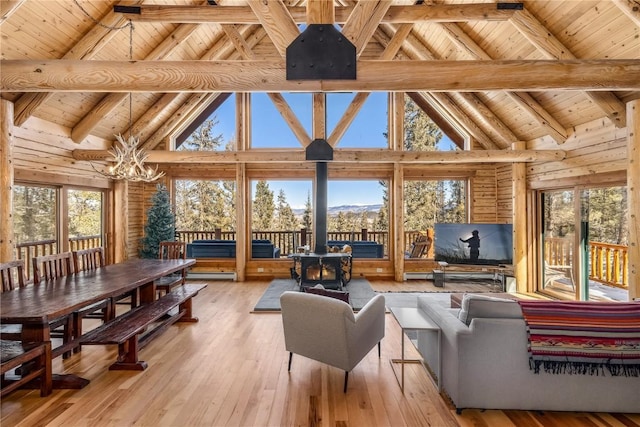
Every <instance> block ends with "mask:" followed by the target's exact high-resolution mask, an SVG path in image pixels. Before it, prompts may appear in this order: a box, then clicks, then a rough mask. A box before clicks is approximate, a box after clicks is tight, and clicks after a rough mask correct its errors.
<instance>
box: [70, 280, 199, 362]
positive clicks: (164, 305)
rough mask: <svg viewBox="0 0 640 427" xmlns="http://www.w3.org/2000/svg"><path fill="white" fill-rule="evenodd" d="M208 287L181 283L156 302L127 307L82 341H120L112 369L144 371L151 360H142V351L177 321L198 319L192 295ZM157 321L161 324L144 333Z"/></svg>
mask: <svg viewBox="0 0 640 427" xmlns="http://www.w3.org/2000/svg"><path fill="white" fill-rule="evenodd" d="M206 287H207V285H204V284H199V285H196V284H185V285H182V286H178V287H177V288H174V289H173V290H171V292H168V293H167V294H165V295H163V296H162V297H160V298H159V299H157V300H155V301H153V302H152V303H149V304H143V305H141V306H139V307H136V308H134V309H132V310H130V311H127V312H126V313H124V314H123V315H121V316H118V317H116V318H115V319H113V320H112V321H110V322H108V323H105V324H103V325H101V326H99V327H97V328H96V329H93V330H91V331H89V332H87V333H86V334H85V335H83V336H82V338H81V339H80V343H81V344H82V345H89V344H93V345H100V344H101V345H108V344H118V360H117V362H115V363H114V364H113V365H111V366H110V367H109V369H110V370H134V371H142V370H144V369H146V368H147V363H146V362H144V361H142V360H138V351H139V350H140V349H141V348H142V347H144V345H145V344H146V343H147V342H149V341H150V340H151V339H152V338H153V337H155V336H156V335H157V334H159V333H160V332H162V331H164V330H165V329H166V328H167V327H168V326H169V325H172V324H173V323H175V322H178V321H180V322H197V321H198V318H197V317H193V313H192V300H191V299H192V298H193V297H194V296H196V295H197V294H198V292H200V291H201V290H202V289H204V288H206ZM175 307H179V309H178V313H177V314H173V315H169V312H170V311H171V310H173V309H174V308H175ZM156 322H157V326H155V327H154V328H153V329H152V330H150V331H149V332H148V333H146V334H144V335H142V336H140V335H141V334H143V333H144V332H145V331H146V330H147V328H148V327H149V326H151V325H152V324H154V323H156Z"/></svg>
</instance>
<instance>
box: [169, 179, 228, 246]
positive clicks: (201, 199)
mask: <svg viewBox="0 0 640 427" xmlns="http://www.w3.org/2000/svg"><path fill="white" fill-rule="evenodd" d="M235 204H236V183H235V181H227V180H185V179H177V180H175V211H176V212H175V213H176V230H177V231H178V233H185V235H184V236H181V240H185V241H188V242H190V241H191V240H194V238H196V239H200V238H209V239H213V238H214V236H215V232H216V230H220V232H222V233H223V235H221V236H218V237H222V238H225V239H228V240H233V239H235V230H236V207H235Z"/></svg>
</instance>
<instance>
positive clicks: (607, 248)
mask: <svg viewBox="0 0 640 427" xmlns="http://www.w3.org/2000/svg"><path fill="white" fill-rule="evenodd" d="M420 234H424V233H423V232H420V231H405V232H404V249H405V252H410V251H411V244H412V243H413V242H414V241H415V240H416V238H417V237H418V236H419V235H420ZM251 238H252V239H268V240H270V241H271V242H272V243H273V244H274V246H276V247H278V248H280V253H281V256H283V257H286V256H287V255H289V254H292V253H295V252H296V248H297V247H299V246H303V245H306V244H308V245H309V246H311V247H313V241H312V234H311V233H310V232H309V231H307V230H306V229H304V228H303V229H300V230H292V231H253V232H252V233H251ZM176 239H177V240H180V241H183V242H186V243H191V242H192V241H194V240H203V239H208V240H210V239H218V240H235V239H236V232H235V231H222V230H220V229H216V230H213V231H176ZM327 240H354V241H355V240H366V241H374V242H377V243H382V244H383V245H384V248H385V251H384V253H385V254H388V253H389V252H388V245H389V233H388V232H386V231H370V230H367V229H366V228H363V229H361V230H360V231H349V232H345V231H338V232H328V233H327ZM101 245H102V237H101V236H99V235H94V236H83V237H72V238H70V239H69V250H80V249H88V248H94V247H98V246H101ZM627 249H628V248H627V246H625V245H615V244H610V243H602V242H589V254H590V257H589V259H590V260H591V262H590V265H589V280H593V281H596V282H600V283H603V284H605V285H609V286H614V287H618V288H623V289H627V288H628V286H629V282H628V262H629V259H628V250H627ZM57 251H58V249H57V240H55V239H50V240H40V241H37V242H24V243H18V244H17V245H16V258H17V259H23V260H24V261H25V266H26V268H27V277H31V263H32V262H33V261H32V259H33V258H34V257H37V256H40V255H49V254H53V253H56V252H57ZM544 254H545V261H546V262H547V264H548V265H551V266H553V265H572V260H573V239H563V238H546V239H545V248H544ZM424 257H426V258H432V257H433V246H432V247H431V249H430V252H429V253H426V254H425V255H424Z"/></svg>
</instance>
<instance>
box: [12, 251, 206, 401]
mask: <svg viewBox="0 0 640 427" xmlns="http://www.w3.org/2000/svg"><path fill="white" fill-rule="evenodd" d="M194 264H195V259H175V260H174V259H171V260H160V259H131V260H128V261H125V262H122V263H117V264H111V265H107V266H104V267H101V268H98V269H96V270H91V271H83V272H79V273H75V274H71V275H68V276H65V277H60V278H56V279H53V280H49V281H43V282H40V284H38V285H33V286H26V287H23V288H18V289H15V290H12V291H9V292H3V293H2V298H0V323H2V324H20V325H22V341H23V342H46V341H50V339H51V337H50V336H51V330H50V327H49V322H50V321H52V320H54V319H57V318H60V317H63V316H69V315H71V314H72V313H73V312H74V311H76V310H78V309H80V308H83V307H86V306H88V305H91V304H93V303H96V302H99V301H102V300H104V299H107V298H115V297H117V296H120V295H122V294H124V293H127V292H130V291H133V290H136V289H137V290H139V303H140V304H146V303H149V302H152V301H154V300H155V299H156V289H155V284H154V281H155V280H156V279H159V278H160V277H163V276H166V275H169V274H171V273H175V272H177V271H181V270H182V269H184V268H188V267H190V266H192V265H194ZM78 338H79V337H75V339H74V340H73V341H71V342H69V343H65V344H64V345H62V346H59V347H56V348H55V350H54V351H52V358H55V357H57V356H59V355H61V354H62V353H64V351H67V350H69V349H70V348H73V347H75V346H76V345H77V340H78ZM47 363H49V364H50V363H51V360H49V361H47ZM52 381H53V382H52V387H53V388H54V389H55V388H74V389H77V388H82V387H84V386H85V385H87V384H88V383H89V381H88V380H86V379H83V378H80V377H77V376H75V375H53V379H52Z"/></svg>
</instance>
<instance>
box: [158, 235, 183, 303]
mask: <svg viewBox="0 0 640 427" xmlns="http://www.w3.org/2000/svg"><path fill="white" fill-rule="evenodd" d="M158 258H159V259H187V244H186V243H185V242H173V241H163V242H160V245H159V248H158ZM186 277H187V269H186V268H184V269H182V270H180V271H179V272H177V273H174V274H171V275H169V276H164V277H161V278H160V279H158V280H156V281H155V285H156V290H157V291H158V294H159V295H162V294H165V293H167V292H170V291H171V288H173V287H174V286H178V285H184V282H185V280H186Z"/></svg>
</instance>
